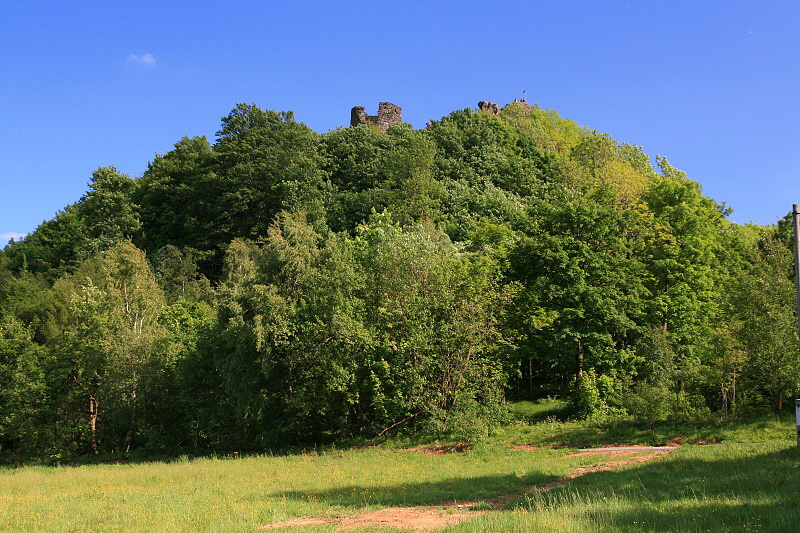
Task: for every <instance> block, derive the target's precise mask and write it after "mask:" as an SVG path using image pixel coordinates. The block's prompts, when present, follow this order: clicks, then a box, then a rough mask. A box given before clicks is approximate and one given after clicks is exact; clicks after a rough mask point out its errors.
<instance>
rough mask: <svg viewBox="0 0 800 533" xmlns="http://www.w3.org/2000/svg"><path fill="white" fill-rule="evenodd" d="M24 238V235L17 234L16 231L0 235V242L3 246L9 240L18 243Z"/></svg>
mask: <svg viewBox="0 0 800 533" xmlns="http://www.w3.org/2000/svg"><path fill="white" fill-rule="evenodd" d="M24 236H25V234H24V233H17V232H16V231H9V232H8V233H0V242H2V243H4V246H5V243H7V242H8V241H10V240H11V239H14V240H15V241H18V240H19V239H21V238H22V237H24Z"/></svg>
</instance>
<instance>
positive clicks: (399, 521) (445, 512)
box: [259, 445, 675, 532]
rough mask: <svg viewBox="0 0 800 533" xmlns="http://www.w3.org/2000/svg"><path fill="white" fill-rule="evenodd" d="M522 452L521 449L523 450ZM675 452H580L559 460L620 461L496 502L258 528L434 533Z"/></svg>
mask: <svg viewBox="0 0 800 533" xmlns="http://www.w3.org/2000/svg"><path fill="white" fill-rule="evenodd" d="M461 446H468V445H451V446H424V447H420V448H412V449H409V450H404V451H405V452H412V453H432V454H436V455H441V454H444V453H459V452H463V451H466V450H468V449H469V448H460V447H461ZM522 448H523V449H524V447H522ZM531 448H532V447H531ZM515 449H516V448H515ZM674 449H675V448H674V447H672V448H669V447H625V448H620V449H607V448H599V449H594V450H584V451H581V452H577V453H573V454H568V455H564V456H562V457H561V459H566V458H570V457H581V456H588V455H602V456H607V457H619V458H620V459H614V460H610V461H600V462H597V463H593V464H591V465H587V466H579V467H576V468H573V470H572V472H571V473H570V474H569V475H568V476H564V477H562V478H559V479H558V480H556V481H551V482H549V483H541V484H538V485H533V486H531V487H528V489H527V490H525V491H524V492H517V493H512V494H504V495H502V496H498V497H497V498H492V499H488V500H479V501H472V502H455V503H449V504H440V505H427V506H417V507H387V508H385V509H378V510H377V511H370V512H366V513H361V514H356V515H352V516H341V517H338V518H323V517H307V518H295V519H294V520H287V521H284V522H276V523H274V524H267V525H265V526H261V527H260V528H259V529H282V528H293V527H303V526H320V525H329V524H337V525H338V527H337V529H338V530H339V531H351V530H354V529H359V528H370V527H391V528H396V529H400V530H406V531H421V532H424V531H435V530H437V529H440V528H443V527H445V526H448V525H451V524H456V523H459V522H463V521H464V520H468V519H470V518H475V517H477V516H480V515H482V514H484V513H486V512H489V511H498V510H502V509H505V508H506V506H507V505H508V504H509V503H511V502H513V501H516V500H518V499H520V498H522V497H524V496H525V495H526V494H532V493H535V492H544V491H548V490H550V489H552V488H554V487H558V486H560V485H565V484H567V483H569V482H570V481H572V480H573V479H576V478H579V477H580V476H584V475H586V474H590V473H592V472H604V471H607V470H615V469H617V468H621V467H623V466H628V465H632V464H640V463H644V462H647V461H650V460H651V459H654V458H656V457H659V456H662V455H665V454H667V453H669V452H670V451H672V450H674Z"/></svg>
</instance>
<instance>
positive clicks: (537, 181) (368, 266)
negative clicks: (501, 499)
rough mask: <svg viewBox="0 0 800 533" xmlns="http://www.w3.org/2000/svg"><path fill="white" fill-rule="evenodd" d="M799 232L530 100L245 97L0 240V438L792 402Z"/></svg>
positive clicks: (303, 438)
mask: <svg viewBox="0 0 800 533" xmlns="http://www.w3.org/2000/svg"><path fill="white" fill-rule="evenodd" d="M786 233H787V228H784V227H783V226H779V227H760V226H754V225H748V226H741V225H737V224H734V223H732V222H730V221H729V220H728V219H727V218H726V209H725V208H724V206H722V205H720V204H718V203H717V202H715V201H714V200H712V199H710V198H707V197H705V196H703V194H702V191H701V187H700V185H699V184H698V183H697V182H695V181H692V180H691V179H689V178H688V177H687V176H686V175H685V174H684V173H683V172H681V171H679V170H677V169H675V168H673V167H672V166H671V165H670V164H669V163H668V161H667V159H665V158H656V166H655V167H654V166H653V165H652V163H651V159H650V158H649V157H648V156H647V155H645V154H644V153H642V150H641V149H640V148H639V147H638V146H634V145H628V144H625V143H618V142H616V141H614V140H613V139H612V138H610V137H609V136H608V135H604V134H600V133H597V132H596V131H592V130H589V129H587V128H585V127H582V126H580V125H578V124H577V123H575V122H573V121H571V120H567V119H563V118H561V117H560V116H559V115H558V114H557V113H556V112H554V111H547V110H543V109H540V108H539V107H537V106H533V107H532V106H529V105H527V104H526V103H523V102H515V103H512V104H509V105H508V106H506V107H505V108H503V109H502V111H501V112H500V113H499V114H498V115H494V114H492V113H489V112H485V111H475V110H472V109H465V110H460V111H455V112H453V113H451V114H450V115H448V116H446V117H444V118H442V119H441V120H439V121H434V122H433V123H432V124H431V125H430V126H429V127H427V128H425V129H422V130H414V129H412V128H411V127H410V126H409V125H407V124H398V125H394V126H391V127H390V128H389V129H388V130H387V131H386V132H382V131H380V130H379V129H378V128H377V127H376V128H372V127H370V126H368V125H359V126H355V127H351V128H342V129H337V130H334V131H330V132H327V133H324V134H318V133H316V132H314V131H312V130H311V129H309V128H308V127H307V126H306V125H305V124H303V123H298V122H296V120H295V118H294V116H293V114H292V113H291V112H275V111H263V110H261V109H259V108H257V107H256V106H254V105H238V106H237V107H236V108H235V109H234V110H233V111H231V113H230V114H229V115H228V116H226V117H225V118H223V119H222V124H221V129H220V131H219V132H218V133H217V137H216V139H215V141H214V142H213V144H212V143H210V142H209V141H208V140H207V139H206V138H205V137H194V138H190V137H184V138H183V139H181V140H180V141H178V142H177V143H176V144H175V146H174V149H172V150H171V151H169V152H167V153H165V154H164V155H159V156H157V157H156V158H155V160H154V161H152V162H150V163H149V164H148V165H147V170H146V171H145V172H144V175H143V176H142V177H141V178H131V177H129V176H127V175H124V174H120V173H119V172H117V171H116V170H115V169H114V168H113V167H104V168H99V169H98V170H97V171H96V172H94V173H93V175H92V177H91V181H90V183H89V190H88V191H87V193H86V194H85V196H83V197H82V198H80V199H79V200H77V201H76V202H75V203H74V204H71V205H69V206H66V207H65V208H64V209H63V211H60V212H58V213H57V214H56V216H55V217H54V218H53V219H52V220H48V221H46V222H44V223H43V224H42V225H41V226H39V228H37V229H36V231H35V232H33V233H32V234H31V235H29V236H27V237H26V238H24V239H23V240H21V241H18V242H12V243H11V244H10V245H9V246H7V247H6V248H5V250H4V251H3V252H1V253H0V384H2V386H0V455H1V456H2V457H5V458H6V459H8V458H14V459H16V458H25V457H43V458H47V457H62V458H63V457H69V456H74V455H81V454H87V453H92V452H93V453H126V452H127V451H128V450H129V449H131V448H149V449H162V450H172V451H175V450H181V449H187V448H188V449H193V450H198V451H202V450H209V449H215V450H224V449H237V450H239V449H264V448H266V447H272V446H282V445H289V444H305V443H311V444H313V443H322V442H328V441H331V440H333V439H337V438H349V437H359V436H360V437H376V436H381V435H390V434H393V433H396V432H398V431H428V432H431V433H432V434H435V435H442V436H448V435H449V436H453V437H457V438H465V437H466V438H471V437H474V436H476V435H478V436H479V435H480V434H482V433H485V432H487V431H491V429H492V428H493V427H495V426H496V425H497V424H499V423H502V421H503V418H504V416H505V409H504V402H505V401H506V399H507V398H512V399H528V398H538V397H543V396H547V395H554V396H559V397H562V398H566V399H569V400H570V401H571V405H572V406H573V415H574V416H576V417H589V416H594V415H597V414H599V413H617V414H619V415H620V416H625V413H630V414H631V415H632V416H640V415H641V414H642V413H643V412H647V413H650V414H651V415H652V417H655V418H658V417H671V418H676V419H690V420H695V421H697V420H702V419H703V417H707V416H710V415H711V414H712V413H720V414H724V415H727V416H736V415H738V414H741V413H747V412H752V411H758V410H769V409H773V410H775V409H779V408H780V406H781V402H782V400H783V399H787V398H791V397H794V395H795V394H796V393H797V392H799V391H798V381H799V377H798V372H799V370H798V369H800V364H799V363H800V361H799V360H800V357H798V356H799V355H800V354H799V353H798V347H797V341H796V336H795V333H794V329H795V326H794V324H795V323H794V316H793V313H792V311H790V309H792V308H793V301H794V300H793V290H794V285H793V279H792V266H791V253H790V249H789V243H788V239H787V238H786ZM2 457H0V458H2Z"/></svg>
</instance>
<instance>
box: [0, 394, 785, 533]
mask: <svg viewBox="0 0 800 533" xmlns="http://www.w3.org/2000/svg"><path fill="white" fill-rule="evenodd" d="M553 407H554V408H553V409H550V408H542V407H537V406H522V409H521V410H519V412H521V413H523V414H524V415H525V416H526V417H529V418H531V420H533V419H542V418H545V419H547V420H550V421H548V422H540V423H535V424H531V423H528V422H524V421H523V422H520V423H518V424H517V425H512V426H509V427H507V428H505V429H504V430H503V431H502V432H501V433H500V434H498V435H496V436H495V437H493V439H492V440H491V441H490V442H489V443H484V444H482V445H480V446H478V447H477V448H475V449H473V450H472V451H469V452H466V453H451V454H445V455H432V454H424V453H412V452H408V451H402V450H389V449H387V448H386V447H373V448H362V449H349V450H338V449H332V450H327V451H324V452H319V453H308V454H296V455H285V456H251V457H241V458H240V457H238V454H233V455H232V456H228V457H224V458H219V457H218V458H204V459H196V460H189V459H185V458H184V460H179V461H173V462H153V463H140V464H133V463H130V464H117V465H91V466H81V467H64V466H61V467H42V466H38V467H25V468H17V469H2V470H0V532H2V531H15V532H17V531H22V532H25V531H35V532H39V531H41V532H78V531H80V532H83V533H88V532H95V531H97V532H105V531H156V532H158V531H165V532H166V531H170V532H173V531H177V532H180V531H215V532H239V531H242V532H244V531H248V532H253V531H257V530H258V526H261V525H266V524H270V523H275V522H281V521H284V520H291V519H293V518H298V517H337V516H345V515H353V514H358V513H360V512H363V511H370V510H375V509H379V508H383V507H390V506H415V505H433V504H439V503H448V502H455V501H476V500H481V499H492V498H496V497H498V496H500V495H505V494H514V493H525V495H524V496H522V497H520V498H518V499H517V500H516V502H514V503H512V505H510V506H509V507H508V508H506V509H505V510H503V511H495V510H493V511H489V512H486V513H485V514H482V515H478V513H476V516H475V517H474V518H472V519H470V520H468V521H466V522H463V523H461V524H458V525H452V526H450V527H449V528H447V531H453V532H479V531H480V532H483V531H520V532H522V531H525V532H529V531H530V532H537V531H541V532H566V531H573V532H594V531H645V532H650V531H653V532H655V531H714V532H716V531H742V532H755V531H787V532H789V531H798V530H800V525H799V524H800V448H798V447H797V446H796V444H795V440H794V428H793V426H792V425H790V424H789V423H787V422H784V423H782V424H781V423H778V422H774V421H769V420H762V421H755V422H752V423H746V424H744V423H739V424H735V425H733V424H728V423H725V424H723V423H720V424H719V425H718V426H716V427H714V428H702V429H691V428H690V429H689V431H697V432H698V435H710V434H713V435H716V438H715V439H714V440H716V441H718V442H723V443H730V444H723V445H708V446H706V445H702V446H701V445H684V446H683V447H681V448H679V449H677V450H675V451H673V452H671V453H670V454H669V455H666V456H663V457H659V458H657V459H654V460H652V461H650V462H647V463H641V464H635V465H630V466H627V467H623V468H621V469H618V470H614V471H605V472H594V473H590V474H586V475H584V476H582V477H579V478H576V479H574V480H572V481H571V482H570V483H568V484H565V485H560V486H556V487H554V488H552V489H550V490H548V491H539V492H536V491H533V492H526V490H527V489H528V488H529V487H531V486H532V485H537V484H543V483H548V482H551V481H554V480H556V479H558V478H560V477H562V476H567V475H569V474H570V472H571V471H572V469H573V468H575V467H577V466H584V465H589V464H593V463H596V462H598V461H603V460H607V459H604V458H603V457H600V456H597V455H594V456H593V455H579V456H571V452H573V451H574V450H570V449H550V448H543V447H542V446H552V445H563V444H565V443H568V444H572V445H573V446H576V445H583V446H585V445H592V444H604V443H605V442H608V441H612V440H616V441H617V442H629V443H630V442H640V443H648V444H659V443H660V442H658V441H659V440H672V439H674V438H675V437H677V436H680V437H682V438H683V439H684V442H686V441H689V442H697V440H698V439H699V437H698V435H695V436H691V435H690V436H688V437H687V433H686V431H684V429H681V428H667V427H663V428H655V431H656V432H655V437H654V436H653V435H654V433H653V432H652V430H651V429H649V428H648V429H646V430H643V429H640V428H637V427H635V426H630V425H627V426H626V425H625V424H624V423H622V422H620V421H616V422H615V421H608V420H606V421H597V420H596V421H592V422H571V421H561V422H559V421H553V420H554V415H553V412H557V411H558V409H559V406H557V405H554V406H553ZM648 432H649V433H648ZM737 441H738V442H742V443H747V444H733V442H737ZM517 444H526V445H528V447H526V448H525V450H524V451H523V450H521V449H516V448H515V446H516V445H517ZM531 445H534V446H536V447H537V449H532V448H531V447H530V446H531ZM565 456H566V457H565ZM485 508H487V507H486V506H485V507H484V509H485ZM334 530H336V526H335V525H326V526H308V527H302V528H296V529H293V531H334ZM368 530H369V531H392V529H391V528H388V527H383V528H372V527H371V528H369V529H368Z"/></svg>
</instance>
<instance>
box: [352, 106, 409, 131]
mask: <svg viewBox="0 0 800 533" xmlns="http://www.w3.org/2000/svg"><path fill="white" fill-rule="evenodd" d="M402 115H403V110H402V109H400V107H399V106H396V105H394V104H392V103H389V102H381V103H379V104H378V115H377V116H372V115H367V113H366V111H364V106H360V105H357V106H355V107H354V108H353V109H351V110H350V125H351V126H357V125H359V124H375V125H377V126H378V128H380V130H381V131H386V130H387V129H388V128H389V126H391V125H392V124H400V123H401V122H402V121H403V120H402Z"/></svg>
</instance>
